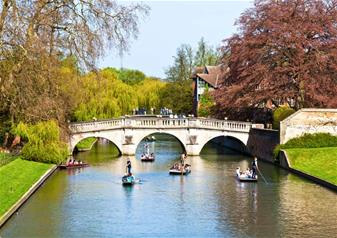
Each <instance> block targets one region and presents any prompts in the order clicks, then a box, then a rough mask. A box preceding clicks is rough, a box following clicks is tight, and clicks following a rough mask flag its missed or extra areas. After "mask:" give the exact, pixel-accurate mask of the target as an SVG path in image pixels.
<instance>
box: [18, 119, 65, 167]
mask: <svg viewBox="0 0 337 238" xmlns="http://www.w3.org/2000/svg"><path fill="white" fill-rule="evenodd" d="M13 133H14V134H16V135H20V136H21V137H22V138H23V139H24V140H26V141H27V143H26V144H25V145H24V146H23V149H22V156H23V157H24V159H27V160H33V161H38V162H44V163H60V162H62V161H63V160H64V159H65V158H66V157H67V155H68V150H67V145H66V144H65V143H63V142H61V141H60V131H59V127H58V124H57V123H56V122H55V121H52V120H51V121H46V122H39V123H37V124H35V125H31V124H25V123H22V122H20V123H19V124H18V125H17V126H16V127H15V128H14V129H13Z"/></svg>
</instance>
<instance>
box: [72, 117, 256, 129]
mask: <svg viewBox="0 0 337 238" xmlns="http://www.w3.org/2000/svg"><path fill="white" fill-rule="evenodd" d="M251 127H252V123H250V122H239V121H227V120H215V119H204V118H161V117H129V118H119V119H111V120H102V121H92V122H79V123H72V124H70V130H71V131H72V133H81V132H89V131H104V130H111V129H120V128H158V129H162V128H203V129H215V130H231V131H241V132H249V130H250V128H251Z"/></svg>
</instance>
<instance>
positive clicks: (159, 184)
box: [0, 135, 337, 238]
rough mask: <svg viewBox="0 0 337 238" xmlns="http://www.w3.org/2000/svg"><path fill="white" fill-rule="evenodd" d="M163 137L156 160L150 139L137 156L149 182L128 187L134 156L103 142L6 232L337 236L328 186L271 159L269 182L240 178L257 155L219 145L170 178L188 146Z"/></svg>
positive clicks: (59, 237) (336, 210) (139, 171)
mask: <svg viewBox="0 0 337 238" xmlns="http://www.w3.org/2000/svg"><path fill="white" fill-rule="evenodd" d="M157 138H158V139H159V140H158V141H156V142H154V143H153V142H152V143H151V144H150V147H151V150H154V151H155V153H156V161H155V162H154V163H142V162H140V159H139V157H140V154H141V152H142V145H140V146H139V148H138V150H137V155H136V157H135V158H131V162H132V165H133V172H134V174H135V175H136V177H139V178H141V179H142V180H143V183H142V184H136V185H134V186H133V187H123V186H122V185H121V177H122V175H123V173H124V171H125V164H126V158H125V157H124V158H122V157H119V158H112V157H111V155H110V154H111V153H110V152H112V151H113V148H112V145H111V144H105V143H98V144H96V145H95V146H94V147H93V149H92V150H91V151H90V152H82V153H79V154H78V155H77V158H79V159H82V160H85V161H88V162H89V163H90V164H91V166H90V167H88V168H84V169H79V170H67V171H58V172H56V173H55V174H54V175H53V176H52V177H51V178H50V179H48V181H47V182H46V183H45V184H44V185H43V186H42V187H41V188H40V189H39V190H38V191H37V192H36V193H35V194H34V195H33V196H32V197H31V198H30V199H29V201H28V202H27V203H25V205H24V206H23V207H22V208H21V209H20V210H19V211H18V213H17V214H15V215H14V216H13V217H12V218H11V219H10V220H9V221H8V222H7V223H6V224H5V226H4V227H3V228H2V229H1V230H0V237H1V238H10V237H13V238H20V237H24V238H26V237H41V238H42V237H48V238H49V237H50V238H70V237H73V238H76V237H79V238H86V237H90V238H93V237H109V238H110V237H295V238H296V237H301V238H302V237H337V235H336V234H337V218H336V217H337V196H336V194H335V193H333V192H331V191H329V190H328V189H325V188H323V187H321V186H318V185H316V184H314V183H311V182H308V181H307V180H304V179H302V178H299V177H297V176H296V175H292V174H289V173H288V172H286V171H285V170H282V169H279V168H277V167H275V166H273V165H270V164H267V163H263V162H259V168H260V170H261V172H262V174H263V175H264V177H265V179H266V180H267V182H268V183H265V182H263V180H262V179H260V180H259V182H258V183H240V182H238V181H236V179H235V177H234V170H235V168H236V167H237V166H240V167H241V168H246V167H247V166H248V165H249V163H250V162H251V158H249V157H247V156H243V155H239V154H235V153H233V152H231V151H229V150H228V151H222V152H224V153H221V154H220V153H219V152H220V149H219V148H218V147H217V146H214V145H212V144H207V145H206V147H205V148H204V149H203V154H202V155H201V156H200V157H191V158H188V163H190V164H191V165H192V173H191V174H189V175H188V176H170V175H169V174H168V168H169V167H170V165H171V164H173V163H174V162H175V161H178V160H179V154H180V153H181V152H182V149H181V147H180V144H179V143H178V142H177V141H176V140H174V139H172V138H169V137H167V136H159V135H158V136H157ZM221 150H222V149H221Z"/></svg>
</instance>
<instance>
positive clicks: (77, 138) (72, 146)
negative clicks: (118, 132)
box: [69, 134, 122, 154]
mask: <svg viewBox="0 0 337 238" xmlns="http://www.w3.org/2000/svg"><path fill="white" fill-rule="evenodd" d="M87 138H96V139H100V138H102V139H106V140H108V141H109V142H111V143H112V144H113V145H114V146H116V147H117V149H118V151H119V154H122V150H121V147H119V146H118V144H117V143H116V142H114V139H112V138H110V137H109V136H104V135H95V136H93V135H90V134H89V135H81V136H75V137H74V136H73V138H71V143H70V148H69V151H70V154H73V153H74V151H75V148H76V145H77V144H78V143H79V142H81V141H82V140H84V139H87Z"/></svg>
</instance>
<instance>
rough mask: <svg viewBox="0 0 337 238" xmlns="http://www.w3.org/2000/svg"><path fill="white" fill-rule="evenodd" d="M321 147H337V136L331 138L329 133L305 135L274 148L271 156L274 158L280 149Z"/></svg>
mask: <svg viewBox="0 0 337 238" xmlns="http://www.w3.org/2000/svg"><path fill="white" fill-rule="evenodd" d="M321 147H337V136H333V135H331V134H329V133H315V134H309V133H305V134H304V135H303V136H300V137H296V138H293V139H290V140H289V141H287V143H285V144H283V145H278V146H276V147H275V149H274V151H273V154H274V157H275V158H276V157H277V155H278V153H279V151H280V150H282V149H293V148H321Z"/></svg>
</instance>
